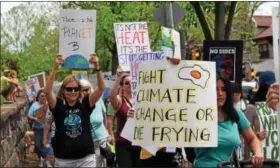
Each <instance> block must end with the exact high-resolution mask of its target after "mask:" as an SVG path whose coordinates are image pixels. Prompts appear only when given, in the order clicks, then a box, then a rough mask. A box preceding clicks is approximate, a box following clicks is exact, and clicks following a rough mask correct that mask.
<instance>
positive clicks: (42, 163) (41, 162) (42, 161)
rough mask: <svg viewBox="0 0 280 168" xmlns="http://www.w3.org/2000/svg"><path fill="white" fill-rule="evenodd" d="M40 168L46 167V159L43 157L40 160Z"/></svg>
mask: <svg viewBox="0 0 280 168" xmlns="http://www.w3.org/2000/svg"><path fill="white" fill-rule="evenodd" d="M39 167H44V159H43V158H42V157H41V158H40V162H39Z"/></svg>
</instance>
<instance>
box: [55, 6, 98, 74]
mask: <svg viewBox="0 0 280 168" xmlns="http://www.w3.org/2000/svg"><path fill="white" fill-rule="evenodd" d="M95 31H96V11H95V10H72V9H62V10H60V34H59V53H60V54H62V56H63V58H64V59H65V62H64V64H63V65H62V67H63V68H81V69H87V68H89V67H90V66H91V65H90V64H89V63H88V60H89V58H90V54H91V53H94V52H95Z"/></svg>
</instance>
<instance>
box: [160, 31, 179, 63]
mask: <svg viewBox="0 0 280 168" xmlns="http://www.w3.org/2000/svg"><path fill="white" fill-rule="evenodd" d="M161 32H162V45H161V50H162V51H163V52H164V55H165V56H169V57H175V58H181V42H180V34H179V32H177V31H176V30H174V29H170V28H167V27H161Z"/></svg>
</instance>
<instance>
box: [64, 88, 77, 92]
mask: <svg viewBox="0 0 280 168" xmlns="http://www.w3.org/2000/svg"><path fill="white" fill-rule="evenodd" d="M64 89H65V90H66V91H67V92H73V90H74V92H78V91H79V88H78V87H65V88H64Z"/></svg>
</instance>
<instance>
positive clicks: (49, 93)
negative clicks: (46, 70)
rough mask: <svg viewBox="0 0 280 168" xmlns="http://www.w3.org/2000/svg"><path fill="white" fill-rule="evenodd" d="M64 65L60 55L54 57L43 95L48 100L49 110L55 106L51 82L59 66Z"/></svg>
mask: <svg viewBox="0 0 280 168" xmlns="http://www.w3.org/2000/svg"><path fill="white" fill-rule="evenodd" d="M63 63H64V60H63V58H62V55H60V54H58V55H57V56H56V59H55V64H54V66H53V68H52V71H51V73H50V76H49V78H48V80H47V84H46V87H45V93H46V95H47V99H48V103H49V107H50V108H51V109H54V107H55V105H56V97H55V95H54V93H53V82H54V80H55V76H56V73H57V71H58V68H59V65H61V64H63Z"/></svg>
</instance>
